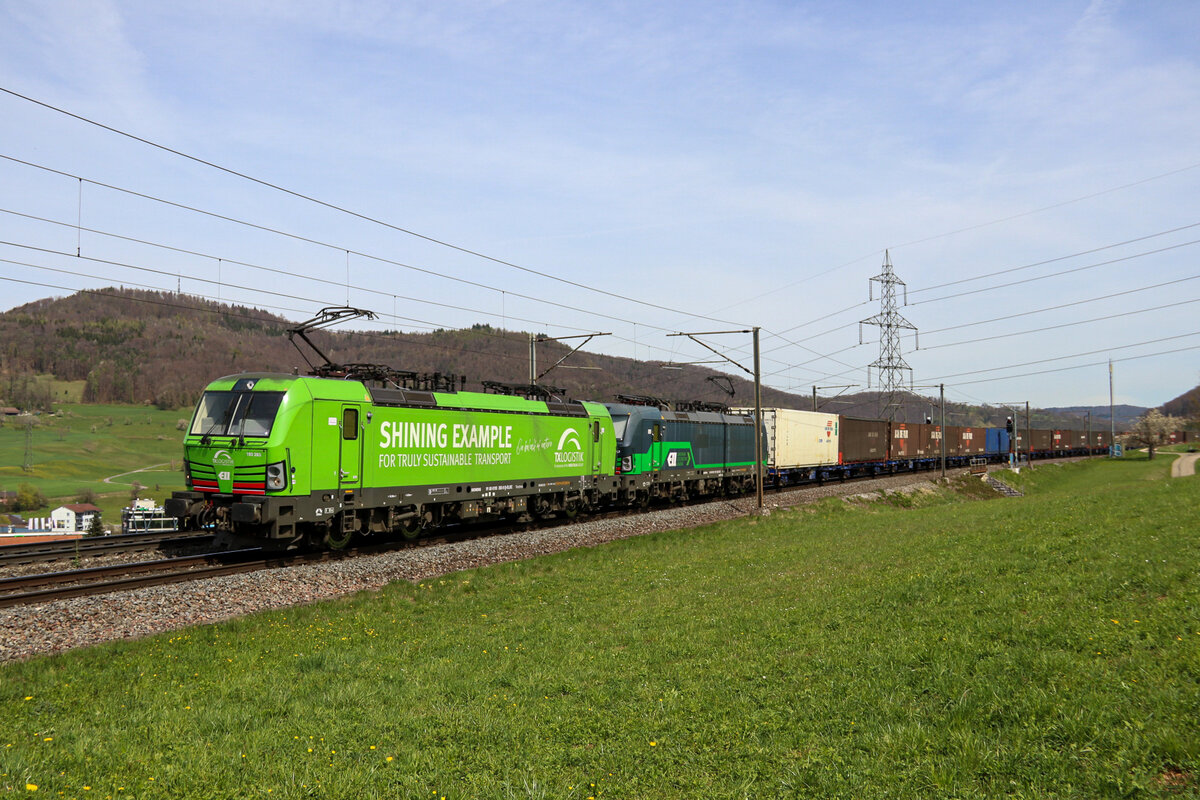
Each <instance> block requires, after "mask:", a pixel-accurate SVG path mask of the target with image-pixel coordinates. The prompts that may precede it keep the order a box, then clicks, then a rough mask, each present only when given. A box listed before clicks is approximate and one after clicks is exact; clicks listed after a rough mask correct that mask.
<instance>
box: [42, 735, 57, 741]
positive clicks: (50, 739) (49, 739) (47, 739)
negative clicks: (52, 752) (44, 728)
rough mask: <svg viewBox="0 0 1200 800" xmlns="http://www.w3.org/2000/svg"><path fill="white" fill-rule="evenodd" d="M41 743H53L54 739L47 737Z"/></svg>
mask: <svg viewBox="0 0 1200 800" xmlns="http://www.w3.org/2000/svg"><path fill="white" fill-rule="evenodd" d="M42 741H43V742H53V741H54V737H53V736H47V737H46V738H45V739H42Z"/></svg>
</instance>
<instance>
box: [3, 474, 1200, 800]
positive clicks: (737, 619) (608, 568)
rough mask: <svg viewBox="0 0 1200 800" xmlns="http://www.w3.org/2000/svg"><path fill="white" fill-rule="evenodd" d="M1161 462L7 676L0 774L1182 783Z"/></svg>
mask: <svg viewBox="0 0 1200 800" xmlns="http://www.w3.org/2000/svg"><path fill="white" fill-rule="evenodd" d="M1168 465H1169V462H1167V461H1165V460H1164V461H1161V462H1160V461H1156V462H1146V461H1144V460H1141V461H1137V460H1131V461H1127V462H1112V461H1097V462H1091V463H1086V464H1074V465H1066V466H1057V465H1049V464H1046V465H1038V466H1037V468H1036V469H1034V470H1032V471H1030V470H1025V471H1023V472H1022V473H1021V475H1019V476H1014V482H1016V483H1019V484H1020V486H1021V488H1022V489H1024V490H1025V491H1026V492H1027V493H1028V494H1027V496H1026V497H1024V498H1017V499H1011V500H1009V499H992V500H986V501H966V500H964V499H963V495H957V496H947V495H945V494H942V495H937V496H930V495H916V496H910V497H907V498H898V497H896V498H892V497H889V498H883V499H882V500H880V501H877V502H855V503H845V502H843V501H840V500H830V501H824V502H822V503H819V504H816V505H815V506H810V507H804V508H800V509H797V510H792V511H787V512H777V513H775V514H773V515H772V516H771V517H769V518H765V519H757V520H753V519H752V520H742V521H737V522H732V523H726V524H720V525H714V526H709V527H706V528H702V529H699V530H693V531H681V532H673V533H665V534H658V535H654V536H647V537H641V538H637V539H632V540H626V541H621V542H617V543H613V544H610V545H607V546H604V547H600V548H595V549H589V550H576V551H571V552H568V553H563V554H558V555H552V556H546V557H542V558H538V559H534V560H531V561H527V562H523V563H514V564H505V565H500V566H496V567H490V568H486V569H479V570H475V571H471V572H465V573H459V574H455V575H450V576H447V577H446V578H444V579H441V580H433V581H427V582H425V583H423V584H421V585H418V586H413V585H407V584H398V585H393V586H391V587H388V588H387V589H386V590H384V591H382V592H379V593H372V594H365V595H359V596H356V597H353V598H347V599H345V600H342V601H338V602H331V603H322V604H319V605H314V606H310V607H306V608H300V609H295V610H288V611H281V612H274V613H267V614H262V615H258V616H254V617H251V618H246V619H242V620H237V621H233V622H229V623H226V624H222V625H215V626H210V627H204V628H199V629H191V630H187V631H185V632H178V633H175V634H173V635H162V636H157V637H154V638H151V639H147V640H143V641H137V642H127V643H115V644H111V645H107V646H101V647H96V648H93V649H90V650H87V651H77V652H74V653H70V654H65V655H62V656H58V657H54V658H46V659H37V660H33V661H30V662H27V663H14V664H8V665H4V666H2V667H0V722H2V724H0V786H5V787H12V788H13V789H15V790H16V791H18V792H22V791H24V790H25V787H26V785H30V786H33V785H36V786H37V787H38V789H37V791H38V792H39V794H41V793H45V794H49V795H52V796H57V794H58V793H59V792H62V793H64V795H63V796H65V797H85V798H86V797H101V796H103V797H110V796H111V797H134V796H136V797H164V798H174V797H189V798H197V797H212V798H227V797H268V798H300V797H330V798H345V797H436V798H441V797H445V798H447V799H448V800H454V799H455V798H464V797H556V798H558V797H561V798H579V799H580V800H584V799H585V798H589V797H593V798H603V797H614V798H615V797H625V798H634V797H636V798H645V797H679V798H696V797H854V798H866V797H885V796H886V797H912V798H928V797H1000V796H1004V797H1029V798H1033V797H1037V798H1043V797H1079V798H1101V797H1142V796H1144V797H1155V796H1162V797H1170V796H1179V794H1180V793H1183V794H1188V793H1191V795H1194V794H1195V793H1196V792H1197V791H1198V788H1200V784H1198V783H1197V777H1196V776H1197V775H1198V774H1200V577H1198V575H1197V567H1196V565H1197V564H1198V563H1200V526H1197V525H1196V512H1195V510H1196V508H1197V507H1200V480H1197V479H1192V478H1189V479H1178V480H1173V481H1172V480H1168V479H1166V478H1165V471H1166V469H1167V467H1168ZM901 506H905V507H901Z"/></svg>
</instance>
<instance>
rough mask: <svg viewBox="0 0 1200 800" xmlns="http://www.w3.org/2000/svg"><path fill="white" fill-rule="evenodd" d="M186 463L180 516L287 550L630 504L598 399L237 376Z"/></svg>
mask: <svg viewBox="0 0 1200 800" xmlns="http://www.w3.org/2000/svg"><path fill="white" fill-rule="evenodd" d="M184 453H185V460H184V476H185V481H186V484H187V491H183V492H175V493H174V495H173V496H172V497H171V498H170V499H168V500H167V503H166V511H167V513H168V514H169V515H171V516H175V517H179V518H181V520H182V521H183V523H184V526H185V527H188V528H206V529H215V530H216V531H217V532H218V534H219V535H221V536H223V537H224V538H226V539H229V540H232V541H239V540H241V541H246V540H250V541H254V542H256V543H260V544H261V543H264V542H267V543H274V544H276V545H280V546H291V545H298V544H320V545H324V546H327V547H332V548H341V547H345V546H346V545H347V544H348V543H349V542H350V540H351V538H352V537H354V536H355V535H356V534H357V535H362V534H383V533H391V532H400V533H403V534H405V535H408V536H416V535H418V534H419V532H420V531H421V530H422V529H423V528H430V527H436V526H439V525H443V524H447V523H451V522H458V521H464V520H475V519H480V518H487V517H512V518H515V519H520V518H524V517H535V516H541V517H545V516H550V515H553V514H561V515H563V516H566V517H571V516H574V515H575V514H576V513H577V512H579V511H581V510H584V509H588V508H591V507H595V506H597V505H601V504H604V503H606V502H609V501H611V500H612V499H613V498H615V497H617V496H618V481H617V478H616V477H615V475H614V471H615V465H616V456H615V453H616V443H615V437H614V433H613V423H612V418H611V417H610V415H609V413H608V411H607V410H606V409H605V407H604V406H603V405H601V404H598V403H589V402H545V401H540V400H527V399H524V398H522V397H515V396H509V395H495V394H481V393H476V392H431V391H419V390H414V389H402V388H379V387H376V386H373V385H370V384H368V383H364V382H363V381H361V380H350V379H335V378H328V377H308V376H294V375H275V374H244V375H234V376H229V377H225V378H220V379H218V380H216V381H213V382H212V383H211V384H209V386H208V387H207V389H206V390H205V391H204V395H203V397H202V398H201V399H200V402H199V404H198V405H197V408H196V413H195V416H194V418H193V419H192V423H191V427H190V428H189V429H188V431H187V434H186V437H185V441H184Z"/></svg>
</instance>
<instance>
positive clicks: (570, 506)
mask: <svg viewBox="0 0 1200 800" xmlns="http://www.w3.org/2000/svg"><path fill="white" fill-rule="evenodd" d="M562 513H563V516H564V517H566V518H567V519H575V517H577V516H579V502H578V501H577V500H568V501H567V502H566V503H565V504H564V505H563V512H562Z"/></svg>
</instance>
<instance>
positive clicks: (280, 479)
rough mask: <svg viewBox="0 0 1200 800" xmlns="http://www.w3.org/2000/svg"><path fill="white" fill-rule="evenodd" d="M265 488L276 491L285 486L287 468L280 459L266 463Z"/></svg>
mask: <svg viewBox="0 0 1200 800" xmlns="http://www.w3.org/2000/svg"><path fill="white" fill-rule="evenodd" d="M267 488H268V489H271V490H272V491H276V492H278V491H279V490H281V489H286V488H287V470H286V469H284V464H283V462H282V461H276V462H275V463H274V464H268V465H267Z"/></svg>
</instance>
